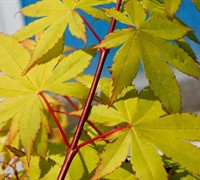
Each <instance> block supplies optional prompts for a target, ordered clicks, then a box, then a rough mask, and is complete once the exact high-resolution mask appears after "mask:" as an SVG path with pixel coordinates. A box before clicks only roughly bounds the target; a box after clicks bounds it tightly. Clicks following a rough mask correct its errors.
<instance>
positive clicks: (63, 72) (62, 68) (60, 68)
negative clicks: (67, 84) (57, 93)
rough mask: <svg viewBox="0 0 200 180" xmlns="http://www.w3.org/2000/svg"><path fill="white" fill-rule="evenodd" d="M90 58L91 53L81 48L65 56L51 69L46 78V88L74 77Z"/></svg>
mask: <svg viewBox="0 0 200 180" xmlns="http://www.w3.org/2000/svg"><path fill="white" fill-rule="evenodd" d="M91 59H92V55H90V54H89V53H87V52H85V51H83V50H78V51H75V52H73V53H71V54H70V55H68V56H66V57H65V58H63V59H62V61H61V62H60V63H59V64H58V65H57V66H56V68H55V69H54V70H53V72H52V74H51V76H50V77H49V79H48V80H47V83H46V88H47V89H48V87H50V86H54V85H56V84H58V83H63V82H64V81H67V80H69V79H71V78H74V77H75V76H77V75H78V74H80V73H81V72H82V71H84V70H85V68H86V67H87V66H88V64H89V63H90V60H91Z"/></svg>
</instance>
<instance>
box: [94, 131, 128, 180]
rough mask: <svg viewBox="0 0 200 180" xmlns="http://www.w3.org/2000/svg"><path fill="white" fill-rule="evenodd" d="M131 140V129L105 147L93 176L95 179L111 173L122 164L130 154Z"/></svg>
mask: <svg viewBox="0 0 200 180" xmlns="http://www.w3.org/2000/svg"><path fill="white" fill-rule="evenodd" d="M130 140H131V133H130V131H128V132H124V134H123V136H121V137H119V138H118V139H117V140H115V141H114V142H113V143H110V144H108V145H107V146H106V147H105V149H104V152H103V153H102V154H101V161H100V165H99V166H98V168H97V169H96V171H95V175H94V176H93V178H92V179H93V180H94V179H100V178H101V177H103V176H105V175H107V174H110V173H111V172H113V171H114V170H115V169H117V168H118V167H119V166H120V165H121V164H122V162H123V161H124V160H125V159H126V157H127V155H128V151H129V148H130Z"/></svg>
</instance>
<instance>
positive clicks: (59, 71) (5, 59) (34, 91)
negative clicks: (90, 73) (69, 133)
mask: <svg viewBox="0 0 200 180" xmlns="http://www.w3.org/2000/svg"><path fill="white" fill-rule="evenodd" d="M0 56H1V59H0V67H1V70H2V72H3V74H1V75H0V83H1V84H2V86H0V97H1V98H5V99H4V100H3V101H2V102H0V129H1V130H2V128H3V127H5V126H9V125H10V123H12V121H14V120H15V121H16V122H18V125H16V124H14V125H12V126H11V127H10V129H9V128H8V129H7V131H8V133H9V131H11V130H12V133H10V135H11V136H10V137H9V141H10V143H12V141H13V140H14V139H15V136H17V137H18V134H19V140H20V142H21V144H22V146H23V148H24V150H25V153H26V156H27V159H28V163H29V162H30V160H31V153H32V151H33V144H34V142H35V141H36V142H35V146H34V147H35V153H37V154H39V155H41V156H45V153H46V151H45V149H46V146H45V145H44V146H41V147H39V144H40V142H39V141H41V140H47V138H48V136H47V133H48V132H50V130H49V122H48V121H47V119H46V118H47V117H46V116H45V113H44V112H45V110H46V109H47V107H46V105H45V102H43V99H42V98H41V97H40V96H39V93H41V92H44V91H51V92H54V93H62V94H64V95H67V96H73V97H76V95H77V94H76V93H78V97H79V98H81V99H85V97H86V96H87V93H88V88H86V87H85V86H83V85H82V84H79V83H78V82H70V83H69V84H67V83H66V84H65V83H63V82H64V81H66V80H70V79H72V78H74V77H75V76H77V75H78V74H80V73H82V71H84V69H85V68H86V67H87V66H88V64H89V62H90V60H91V59H92V57H93V56H92V55H91V54H88V53H87V52H86V51H82V50H79V51H76V52H74V53H73V54H71V55H69V56H68V57H65V56H63V57H61V56H60V57H57V58H54V59H53V60H51V61H50V62H48V63H45V64H41V65H40V66H36V67H35V68H34V69H33V70H32V71H31V72H29V73H28V74H26V75H24V76H22V75H21V72H22V71H23V69H24V68H25V66H26V64H27V62H28V61H29V59H30V54H29V52H28V51H27V50H26V49H24V48H23V45H22V44H20V43H19V42H18V41H17V39H15V38H13V37H10V36H6V35H3V34H0ZM61 59H62V60H61ZM73 60H74V61H73ZM58 63H59V64H58ZM76 68H77V69H76ZM53 85H55V86H57V87H59V88H58V89H55V88H54V86H53ZM63 88H66V89H63ZM64 91H65V92H64ZM82 91H83V92H84V93H82ZM46 96H47V99H48V100H49V101H50V98H49V96H48V95H47V94H46ZM84 96H85V97H84ZM11 118H12V119H11ZM16 134H17V135H16ZM41 148H43V149H42V150H41ZM41 151H43V152H41Z"/></svg>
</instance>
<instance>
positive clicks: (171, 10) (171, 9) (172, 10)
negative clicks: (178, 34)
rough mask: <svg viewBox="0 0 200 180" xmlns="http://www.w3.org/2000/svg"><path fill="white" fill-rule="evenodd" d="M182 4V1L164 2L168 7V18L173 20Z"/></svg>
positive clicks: (167, 0) (169, 0)
mask: <svg viewBox="0 0 200 180" xmlns="http://www.w3.org/2000/svg"><path fill="white" fill-rule="evenodd" d="M180 4H181V0H176V1H174V0H164V5H165V7H166V13H167V16H168V18H170V19H173V17H174V15H175V14H176V12H177V10H178V8H179V6H180Z"/></svg>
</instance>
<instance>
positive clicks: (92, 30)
mask: <svg viewBox="0 0 200 180" xmlns="http://www.w3.org/2000/svg"><path fill="white" fill-rule="evenodd" d="M80 16H81V15H80ZM81 18H82V19H83V21H84V23H85V24H86V26H87V27H88V28H89V29H90V31H91V32H92V34H93V35H94V37H95V38H96V39H97V41H98V42H99V43H101V39H100V37H99V36H98V34H97V33H96V32H95V30H94V29H93V28H92V26H90V24H89V23H88V22H87V21H86V20H85V18H84V17H83V16H81Z"/></svg>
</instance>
